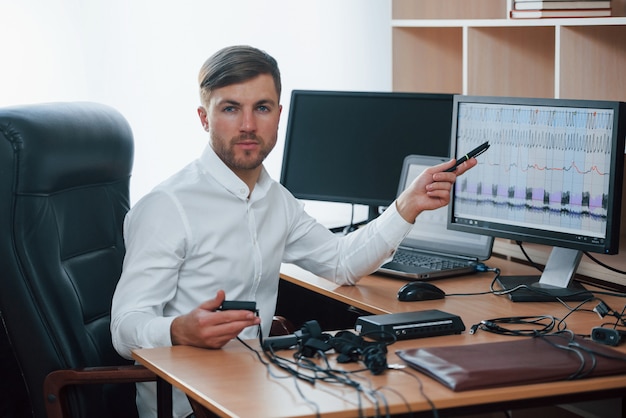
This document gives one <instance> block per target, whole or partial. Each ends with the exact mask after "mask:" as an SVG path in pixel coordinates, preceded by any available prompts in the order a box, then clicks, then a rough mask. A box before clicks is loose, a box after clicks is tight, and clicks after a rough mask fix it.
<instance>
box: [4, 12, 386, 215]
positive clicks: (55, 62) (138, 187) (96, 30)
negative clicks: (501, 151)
mask: <svg viewBox="0 0 626 418" xmlns="http://www.w3.org/2000/svg"><path fill="white" fill-rule="evenodd" d="M0 16H2V24H1V25H0V50H1V51H2V58H1V59H0V106H10V105H15V104H24V103H36V102H49V101H70V100H89V101H96V102H102V103H106V104H109V105H111V106H113V107H115V108H117V109H118V110H120V111H121V112H122V114H124V116H125V117H126V118H127V119H128V120H129V122H130V124H131V126H132V128H133V131H134V134H135V165H134V170H133V178H132V183H131V199H132V201H133V202H135V201H136V200H137V199H138V198H140V197H141V196H143V195H144V194H145V193H146V192H148V191H149V190H150V189H151V188H152V187H153V186H154V185H156V184H157V183H158V182H160V181H161V180H163V179H165V178H166V177H167V176H169V175H170V174H172V173H173V172H175V171H176V170H178V169H179V168H181V167H182V166H183V165H185V164H186V163H187V162H189V161H191V160H192V159H194V158H196V156H197V155H198V154H199V153H200V152H201V150H202V149H203V147H204V144H205V142H206V139H207V137H206V133H205V132H204V131H203V130H202V129H201V126H200V123H199V122H198V119H197V116H196V107H197V106H198V103H199V102H198V92H197V85H196V77H197V72H198V69H199V68H200V65H201V64H202V63H203V62H204V60H205V59H206V58H208V57H209V55H211V54H212V53H213V52H215V51H216V50H218V49H220V48H222V47H224V46H227V45H232V44H249V45H253V46H256V47H259V48H261V49H264V50H266V51H267V52H269V53H270V54H271V55H273V56H274V57H275V58H276V59H277V60H278V63H279V65H280V68H281V72H282V75H283V96H282V101H283V105H284V109H283V116H282V120H281V125H280V130H279V143H278V145H277V147H276V149H275V151H274V152H273V153H272V155H271V156H270V157H269V158H268V160H267V162H266V165H267V167H268V170H269V172H270V174H271V175H272V176H273V177H274V178H276V179H278V177H279V175H280V166H281V159H282V148H283V140H284V133H285V128H286V122H287V116H288V112H289V96H290V93H291V90H293V89H320V90H372V91H389V90H390V89H391V30H390V19H391V6H390V0H309V1H304V0H266V1H260V0H228V1H219V2H218V1H211V0H171V1H167V0H162V1H154V0H20V1H15V0H0ZM345 206H347V205H343V206H342V205H339V207H337V205H334V206H330V205H319V204H317V205H315V204H313V205H310V207H311V211H312V213H314V214H315V215H316V216H318V217H319V218H321V219H322V220H325V219H328V218H329V217H330V218H332V217H333V216H336V215H337V214H339V216H340V217H343V221H344V222H345V221H347V220H349V208H346V207H345ZM338 211H339V212H338ZM331 223H332V222H331Z"/></svg>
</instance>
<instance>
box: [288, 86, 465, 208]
mask: <svg viewBox="0 0 626 418" xmlns="http://www.w3.org/2000/svg"><path fill="white" fill-rule="evenodd" d="M453 98H454V95H452V94H430V93H398V92H349V91H317V90H294V91H293V92H292V94H291V102H290V109H289V119H288V122H287V133H286V138H285V150H284V155H283V163H282V172H281V176H280V181H281V183H282V184H283V185H284V186H285V187H286V188H287V189H289V190H290V191H291V193H293V194H294V196H296V197H297V198H299V199H305V200H317V201H326V202H342V203H351V204H361V205H368V206H369V207H370V210H369V212H370V213H369V218H370V219H371V218H373V217H375V216H377V215H378V211H379V207H384V206H388V205H389V204H390V203H391V202H392V201H393V200H394V199H395V197H396V191H397V189H398V182H399V181H400V172H401V171H402V162H403V161H404V157H406V156H407V155H410V154H421V155H432V156H438V157H448V156H449V155H450V129H451V124H452V101H453Z"/></svg>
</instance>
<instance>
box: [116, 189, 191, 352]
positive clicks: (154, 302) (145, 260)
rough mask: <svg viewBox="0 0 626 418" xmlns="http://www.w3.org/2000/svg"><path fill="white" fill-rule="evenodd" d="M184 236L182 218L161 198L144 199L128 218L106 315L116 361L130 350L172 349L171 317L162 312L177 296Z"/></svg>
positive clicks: (185, 229)
mask: <svg viewBox="0 0 626 418" xmlns="http://www.w3.org/2000/svg"><path fill="white" fill-rule="evenodd" d="M139 220H140V222H139ZM186 236H188V225H187V224H186V223H185V217H184V216H183V215H182V211H181V210H180V207H179V206H178V205H177V203H176V201H175V200H174V199H172V198H171V197H170V196H168V195H167V194H165V193H156V194H150V195H148V196H146V197H145V198H144V199H142V200H141V201H139V202H138V203H137V205H136V206H135V207H134V208H133V209H132V210H131V211H130V212H129V213H128V214H127V216H126V219H125V222H124V239H125V244H126V256H125V258H124V266H123V270H122V275H121V277H120V280H119V282H118V284H117V288H116V290H115V294H114V296H113V302H112V309H111V336H112V339H113V345H114V347H115V349H116V350H117V351H118V352H119V353H120V355H121V356H123V357H125V358H129V359H130V358H132V357H131V354H132V353H131V352H132V350H133V349H137V348H151V347H159V346H168V345H172V342H171V335H170V326H171V323H172V321H173V319H174V316H173V315H169V316H168V315H167V313H166V312H164V307H165V304H166V302H167V301H169V300H171V299H172V298H173V297H174V295H175V292H176V286H177V275H178V269H179V268H180V265H181V264H182V262H183V261H184V259H185V252H186V242H187V239H186Z"/></svg>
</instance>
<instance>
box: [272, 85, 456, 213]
mask: <svg viewBox="0 0 626 418" xmlns="http://www.w3.org/2000/svg"><path fill="white" fill-rule="evenodd" d="M302 95H314V96H322V95H326V96H329V97H334V96H343V97H364V98H390V97H393V98H398V99H411V98H420V99H428V100H444V101H449V102H450V106H452V101H453V99H454V94H452V93H420V92H371V91H341V90H302V89H296V90H293V91H292V93H291V101H290V108H289V119H288V123H287V129H286V135H285V145H284V151H283V160H282V166H281V174H280V183H281V184H283V185H284V186H285V187H287V189H289V190H290V192H291V193H292V194H293V195H294V196H295V197H296V198H298V199H303V200H312V201H323V202H338V203H347V204H357V205H367V206H370V214H372V213H373V212H377V211H376V210H375V209H372V208H378V207H386V206H389V205H390V204H391V203H392V202H393V201H394V199H395V192H396V190H397V189H396V187H397V184H396V185H394V187H393V188H392V189H390V190H389V196H388V198H382V197H376V196H359V195H355V194H350V193H341V194H339V193H326V194H325V193H312V192H306V191H305V192H303V191H301V190H294V189H292V188H291V187H290V184H289V183H288V179H289V176H290V175H292V173H291V172H289V162H288V161H289V158H290V155H291V146H292V142H291V140H290V138H291V137H292V135H293V129H294V128H293V124H292V118H293V116H292V115H294V114H295V112H297V110H298V109H297V105H298V96H302ZM450 116H451V113H450ZM363 122H364V123H372V122H373V121H368V120H365V121H363ZM446 141H447V136H446ZM381 146H384V144H381ZM446 147H447V149H448V150H449V144H448V143H447V142H446ZM410 154H414V153H409V154H407V155H410ZM449 155H450V154H449V152H448V155H439V154H433V156H441V157H448V156H449ZM349 157H350V156H346V158H349ZM322 166H323V165H322ZM382 169H385V170H389V169H391V168H389V167H383V168H382ZM393 169H394V170H396V171H397V181H398V182H399V181H400V171H401V169H402V159H400V161H399V164H398V166H397V167H394V168H393ZM286 183H287V184H286Z"/></svg>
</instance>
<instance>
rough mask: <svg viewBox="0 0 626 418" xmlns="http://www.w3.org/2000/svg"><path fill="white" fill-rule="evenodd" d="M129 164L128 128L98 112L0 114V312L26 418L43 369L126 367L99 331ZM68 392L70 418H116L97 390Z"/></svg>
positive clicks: (114, 271) (113, 114)
mask: <svg viewBox="0 0 626 418" xmlns="http://www.w3.org/2000/svg"><path fill="white" fill-rule="evenodd" d="M132 163H133V135H132V131H131V129H130V126H129V124H128V123H127V121H126V120H125V119H124V117H123V116H122V115H121V114H120V113H119V112H117V111H116V110H114V109H112V108H110V107H108V106H105V105H101V104H96V103H89V102H77V103H48V104H40V105H25V106H16V107H11V108H4V109H0V225H1V226H0V228H2V233H1V234H0V312H1V314H2V317H3V319H4V321H5V325H6V328H7V333H8V336H9V340H10V341H11V344H12V346H13V349H14V351H15V355H16V357H17V360H18V363H19V365H20V369H21V371H22V374H23V376H24V381H25V382H26V386H27V388H28V392H29V397H30V402H31V405H32V408H33V411H34V415H35V416H36V417H44V416H45V412H44V396H43V390H42V385H43V381H44V377H45V376H46V375H47V374H48V373H49V372H50V371H53V370H56V369H65V368H80V367H91V366H104V365H115V364H127V363H128V361H126V360H123V359H122V358H121V357H120V356H119V355H118V354H117V353H116V352H115V350H114V349H113V346H112V344H111V335H110V330H109V324H110V308H111V298H112V295H113V292H114V290H115V286H116V284H117V281H118V279H119V276H120V272H121V266H122V260H123V256H124V243H123V237H122V223H123V218H124V216H125V214H126V212H127V211H128V208H129V193H128V192H129V179H130V174H131V169H132ZM72 390H73V391H75V392H76V393H75V395H74V394H73V396H72V399H73V406H72V410H73V414H74V415H75V416H82V417H96V416H118V415H110V414H117V413H118V412H111V411H109V410H107V409H106V408H108V406H107V405H105V404H106V400H105V401H104V403H105V404H103V397H105V398H106V396H109V395H107V394H106V391H105V395H103V394H102V388H100V387H90V386H87V387H83V388H80V389H72ZM110 396H114V397H115V396H118V395H117V394H111V395H110ZM133 401H134V399H133ZM116 402H122V400H121V399H118V400H116ZM120 414H121V412H120Z"/></svg>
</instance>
